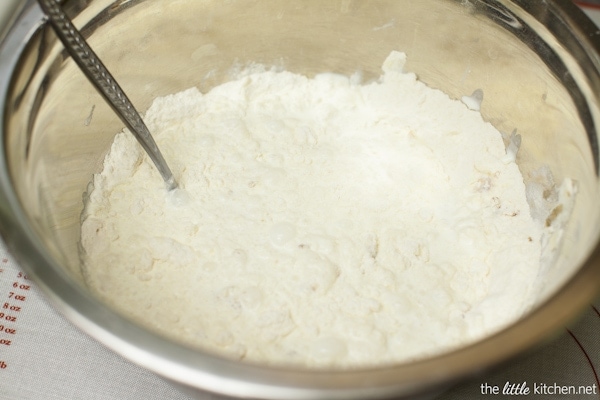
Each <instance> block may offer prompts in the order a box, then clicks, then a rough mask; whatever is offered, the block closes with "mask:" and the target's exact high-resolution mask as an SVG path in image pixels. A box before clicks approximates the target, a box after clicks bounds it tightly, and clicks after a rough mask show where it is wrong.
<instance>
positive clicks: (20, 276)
mask: <svg viewBox="0 0 600 400" xmlns="http://www.w3.org/2000/svg"><path fill="white" fill-rule="evenodd" d="M17 278H21V279H25V280H26V281H27V280H29V277H28V276H27V275H25V274H24V273H22V272H19V273H18V274H17Z"/></svg>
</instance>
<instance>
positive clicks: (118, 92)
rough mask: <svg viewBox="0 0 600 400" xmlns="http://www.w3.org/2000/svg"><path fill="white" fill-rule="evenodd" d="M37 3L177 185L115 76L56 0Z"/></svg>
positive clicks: (167, 179) (169, 183)
mask: <svg viewBox="0 0 600 400" xmlns="http://www.w3.org/2000/svg"><path fill="white" fill-rule="evenodd" d="M38 3H39V5H40V7H41V8H42V11H44V13H45V14H46V16H47V17H48V21H49V22H50V25H51V26H52V28H53V29H54V31H55V32H56V34H57V36H58V37H59V39H60V41H61V42H62V43H63V45H64V46H65V49H66V50H67V52H68V53H69V54H70V55H71V57H73V60H75V62H76V63H77V65H78V66H79V68H80V69H81V70H82V71H83V73H84V74H85V76H86V77H87V78H88V79H89V80H90V82H91V83H92V84H93V85H94V87H95V88H96V90H98V92H99V93H100V94H101V95H102V97H104V100H106V102H107V103H108V104H109V105H110V106H111V107H112V109H113V111H115V113H117V115H118V116H119V118H121V121H123V123H125V125H126V126H127V127H128V128H129V130H130V131H131V132H132V133H133V135H134V136H135V138H136V139H137V140H138V142H139V143H140V144H141V145H142V147H143V148H144V150H145V151H146V153H148V155H149V156H150V159H151V160H152V161H153V162H154V165H156V168H157V169H158V171H159V172H160V174H161V175H162V177H163V179H164V180H165V183H166V185H167V188H168V190H173V189H175V188H177V186H178V185H177V182H176V181H175V178H174V177H173V173H172V172H171V169H170V168H169V166H168V165H167V162H166V161H165V159H164V158H163V156H162V154H161V152H160V150H159V149H158V146H157V145H156V142H155V141H154V139H153V138H152V135H151V134H150V131H149V130H148V128H147V127H146V124H144V121H143V120H142V117H141V116H140V114H139V113H138V112H137V111H136V109H135V107H134V106H133V104H131V101H129V99H128V98H127V96H126V95H125V93H124V92H123V90H122V89H121V87H120V86H119V84H118V83H117V81H116V80H115V78H113V76H112V75H111V74H110V72H108V70H107V69H106V67H105V66H104V64H103V63H102V61H100V59H99V58H98V56H97V55H96V53H94V51H93V50H92V49H91V47H90V46H89V45H88V44H87V42H86V41H85V39H84V38H83V36H82V35H81V33H80V32H79V31H78V30H77V28H75V25H73V23H72V22H71V20H70V19H69V17H68V16H67V15H66V14H65V12H64V11H63V10H62V8H61V7H60V5H59V3H58V1H57V0H38Z"/></svg>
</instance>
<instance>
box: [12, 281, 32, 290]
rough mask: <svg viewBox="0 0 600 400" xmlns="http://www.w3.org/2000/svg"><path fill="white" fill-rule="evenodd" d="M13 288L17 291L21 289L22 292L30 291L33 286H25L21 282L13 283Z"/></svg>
mask: <svg viewBox="0 0 600 400" xmlns="http://www.w3.org/2000/svg"><path fill="white" fill-rule="evenodd" d="M13 287H14V288H15V289H21V290H29V289H30V288H31V286H29V285H25V284H22V283H19V282H13Z"/></svg>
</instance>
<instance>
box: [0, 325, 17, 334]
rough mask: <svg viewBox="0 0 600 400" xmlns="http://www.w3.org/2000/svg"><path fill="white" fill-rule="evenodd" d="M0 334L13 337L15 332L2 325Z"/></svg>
mask: <svg viewBox="0 0 600 400" xmlns="http://www.w3.org/2000/svg"><path fill="white" fill-rule="evenodd" d="M0 332H4V333H8V334H9V335H14V334H15V333H17V330H16V329H14V328H9V327H7V326H4V325H0Z"/></svg>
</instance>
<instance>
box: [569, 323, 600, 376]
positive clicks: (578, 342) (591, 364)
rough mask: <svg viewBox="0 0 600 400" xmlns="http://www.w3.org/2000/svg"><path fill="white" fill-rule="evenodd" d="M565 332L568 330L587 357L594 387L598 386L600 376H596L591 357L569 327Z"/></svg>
mask: <svg viewBox="0 0 600 400" xmlns="http://www.w3.org/2000/svg"><path fill="white" fill-rule="evenodd" d="M567 332H569V335H571V337H572V338H573V340H575V343H577V346H579V348H580V349H581V351H582V352H583V355H584V356H585V358H587V361H588V363H589V364H590V367H591V368H592V372H593V373H594V378H596V387H600V378H599V377H598V373H597V372H596V368H594V363H593V362H592V359H591V358H590V356H589V355H588V353H587V351H585V349H584V348H583V346H582V345H581V342H580V341H579V339H577V338H576V337H575V335H573V332H571V331H570V330H569V329H567Z"/></svg>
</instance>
